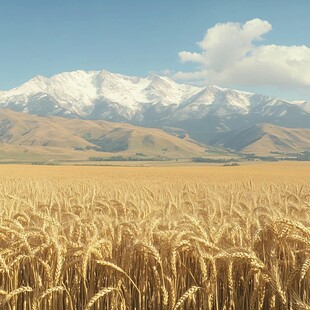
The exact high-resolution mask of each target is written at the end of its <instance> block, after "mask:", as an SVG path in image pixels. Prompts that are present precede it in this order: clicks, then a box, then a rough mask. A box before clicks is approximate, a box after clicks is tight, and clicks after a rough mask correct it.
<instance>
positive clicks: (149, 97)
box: [0, 70, 310, 143]
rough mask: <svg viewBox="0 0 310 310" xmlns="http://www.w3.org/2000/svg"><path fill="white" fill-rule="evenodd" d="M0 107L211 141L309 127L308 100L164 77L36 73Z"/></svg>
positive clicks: (2, 98) (1, 97)
mask: <svg viewBox="0 0 310 310" xmlns="http://www.w3.org/2000/svg"><path fill="white" fill-rule="evenodd" d="M0 107H2V108H9V109H12V110H14V111H18V112H25V113H29V114H36V115H42V116H49V115H54V116H63V117H68V118H81V119H93V120H108V121H114V122H128V123H131V124H134V125H138V126H144V127H158V128H161V127H176V128H182V129H184V130H186V131H187V132H188V134H189V135H190V136H191V137H192V138H193V139H195V140H198V141H199V142H202V143H212V142H213V141H215V140H217V139H218V138H219V137H220V136H221V135H222V134H223V133H227V132H229V131H232V130H236V129H238V128H241V127H245V126H249V125H251V124H254V125H255V124H259V123H272V124H274V125H278V126H284V127H292V128H294V127H304V128H310V102H307V101H302V100H299V101H287V100H283V99H279V98H273V97H268V96H265V95H259V94H255V93H250V92H245V91H237V90H233V89H229V88H221V87H218V86H214V85H211V86H204V87H201V86H192V85H186V84H179V83H177V82H175V81H173V80H172V79H170V78H169V77H166V76H159V75H155V74H153V75H149V76H147V77H136V76H127V75H122V74H117V73H111V72H108V71H106V70H103V71H83V70H78V71H72V72H64V73H59V74H56V75H54V76H52V77H50V78H46V77H43V76H37V77H34V78H32V79H31V80H29V81H28V82H26V83H24V84H22V85H21V86H19V87H16V88H14V89H11V90H8V91H2V92H0Z"/></svg>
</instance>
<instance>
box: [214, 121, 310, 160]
mask: <svg viewBox="0 0 310 310" xmlns="http://www.w3.org/2000/svg"><path fill="white" fill-rule="evenodd" d="M214 146H221V147H224V148H226V149H231V150H234V151H238V152H243V153H255V154H256V155H270V154H271V152H280V153H300V152H304V151H310V129H305V128H285V127H280V126H276V125H272V124H257V125H254V126H250V127H246V128H242V129H240V130H234V131H231V132H230V133H228V134H227V135H226V136H225V137H223V138H222V139H219V140H218V141H217V142H216V143H214Z"/></svg>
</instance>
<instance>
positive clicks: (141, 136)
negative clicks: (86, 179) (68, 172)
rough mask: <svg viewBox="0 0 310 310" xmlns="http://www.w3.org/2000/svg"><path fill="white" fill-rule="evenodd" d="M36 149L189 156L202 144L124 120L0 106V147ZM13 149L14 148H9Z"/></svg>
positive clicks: (83, 154)
mask: <svg viewBox="0 0 310 310" xmlns="http://www.w3.org/2000/svg"><path fill="white" fill-rule="evenodd" d="M9 145H10V149H12V146H16V147H17V149H18V150H21V149H22V147H24V150H27V151H34V150H35V149H37V150H38V149H40V150H43V151H42V152H45V151H47V150H48V152H50V153H53V149H54V150H55V153H57V152H59V149H61V150H62V151H63V152H67V153H68V151H69V153H71V152H73V151H75V152H77V154H76V155H79V156H81V157H84V158H87V156H90V154H91V155H92V156H111V155H113V156H114V155H127V156H132V155H136V153H143V154H144V156H158V155H160V156H167V157H191V156H197V155H202V154H205V148H203V147H201V146H199V145H197V144H195V143H192V142H189V141H187V140H186V139H179V138H177V137H175V136H172V135H169V134H167V133H166V132H164V131H162V130H160V129H154V128H142V127H137V126H133V125H130V124H125V123H112V122H107V121H91V120H78V119H66V118H61V117H40V116H35V115H29V114H25V113H19V112H14V111H11V110H8V109H0V149H1V151H4V148H8V146H9ZM12 152H13V151H12Z"/></svg>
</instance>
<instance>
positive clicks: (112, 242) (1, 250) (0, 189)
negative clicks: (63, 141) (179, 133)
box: [0, 163, 310, 310]
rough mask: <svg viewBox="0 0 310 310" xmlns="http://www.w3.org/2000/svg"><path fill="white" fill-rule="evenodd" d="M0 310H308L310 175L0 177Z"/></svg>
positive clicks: (96, 170)
mask: <svg viewBox="0 0 310 310" xmlns="http://www.w3.org/2000/svg"><path fill="white" fill-rule="evenodd" d="M0 213H1V216H0V308H1V309H23V310H27V309H216V310H219V309H236V310H242V309H310V165H309V164H306V163H299V164H297V163H296V164H294V163H290V164H264V165H263V164H261V165H248V166H240V167H203V166H200V167H193V166H189V167H170V168H169V167H49V166H46V167H40V166H1V167H0Z"/></svg>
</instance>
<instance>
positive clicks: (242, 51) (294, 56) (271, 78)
mask: <svg viewBox="0 0 310 310" xmlns="http://www.w3.org/2000/svg"><path fill="white" fill-rule="evenodd" d="M271 29H272V26H271V24H270V23H269V22H268V21H264V20H261V19H258V18H256V19H253V20H249V21H247V22H246V23H244V24H243V25H242V24H240V23H225V24H217V25H215V26H214V27H212V28H210V29H209V30H208V31H207V33H206V34H205V36H204V38H203V40H202V41H201V42H198V46H199V48H200V49H201V52H198V53H197V52H190V51H182V52H180V53H179V57H180V60H181V62H182V63H186V62H192V63H195V64H197V65H198V68H197V70H196V71H193V72H176V73H175V74H174V75H173V76H174V78H176V79H178V80H187V81H195V80H196V81H205V82H206V83H209V84H226V85H258V86H259V85H268V86H272V85H273V86H275V85H276V86H280V87H296V86H300V87H305V86H306V87H308V86H310V48H309V47H307V46H304V45H300V46H284V45H274V44H273V45H264V44H263V43H262V40H263V36H264V35H265V34H266V33H268V32H269V31H271Z"/></svg>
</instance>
